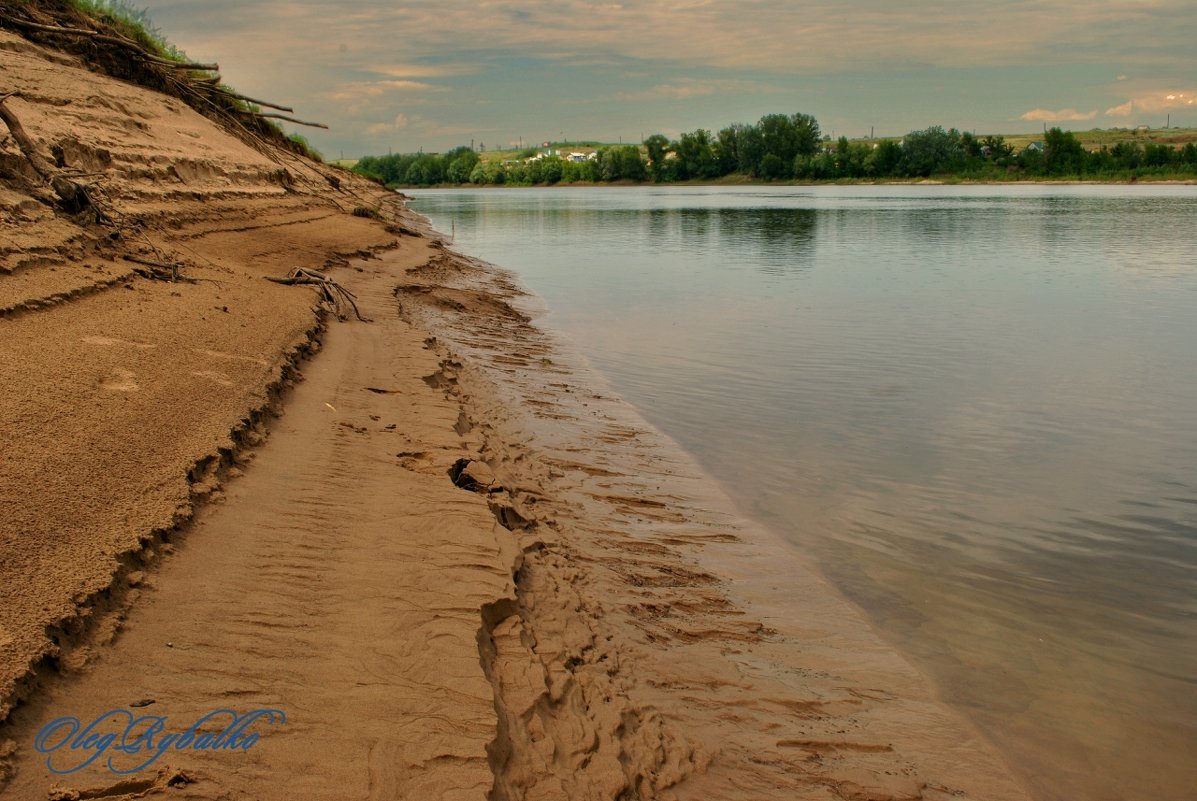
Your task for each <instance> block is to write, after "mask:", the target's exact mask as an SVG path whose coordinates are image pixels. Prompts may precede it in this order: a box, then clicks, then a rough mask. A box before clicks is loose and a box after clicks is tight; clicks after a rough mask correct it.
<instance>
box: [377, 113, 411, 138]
mask: <svg viewBox="0 0 1197 801" xmlns="http://www.w3.org/2000/svg"><path fill="white" fill-rule="evenodd" d="M409 124H411V120H410V119H408V117H407V115H406V114H399V115H397V116H396V117H395V119H394V120H392V121H391V122H376V123H374V124H373V125H369V126H367V127H366V133H368V134H370V135H371V136H377V135H378V134H384V133H395V132H396V131H402V130H403V129H404V128H406V127H407V126H408V125H409Z"/></svg>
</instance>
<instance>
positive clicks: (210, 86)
mask: <svg viewBox="0 0 1197 801" xmlns="http://www.w3.org/2000/svg"><path fill="white" fill-rule="evenodd" d="M196 83H197V84H198V85H199V86H200V88H203V89H209V90H211V91H213V92H217V93H218V94H222V95H225V96H226V97H231V98H233V99H234V100H244V101H245V102H246V103H254V104H256V105H259V106H264V107H266V108H276V109H278V110H279V111H289V112H291V113H295V109H293V108H291V107H290V106H280V105H279V104H277V103H268V102H266V101H265V100H258V99H257V98H256V97H250V96H249V95H241V94H237V93H236V92H232V91H229V90H228V89H224V88H222V87H220V86H217V85H216V84H215V83H214V82H209V81H204V82H202V83H201V82H200V81H196Z"/></svg>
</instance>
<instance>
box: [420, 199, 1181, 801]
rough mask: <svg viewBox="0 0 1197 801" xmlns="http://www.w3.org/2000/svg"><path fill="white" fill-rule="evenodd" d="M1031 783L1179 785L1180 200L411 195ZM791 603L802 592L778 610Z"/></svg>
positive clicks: (1143, 793)
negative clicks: (798, 551) (538, 308)
mask: <svg viewBox="0 0 1197 801" xmlns="http://www.w3.org/2000/svg"><path fill="white" fill-rule="evenodd" d="M412 207H413V208H414V209H416V210H417V211H420V212H422V213H424V214H426V215H428V216H429V218H430V219H431V221H432V223H433V224H434V226H435V227H437V228H438V229H439V230H441V231H444V232H446V233H448V232H453V233H454V234H455V246H456V248H457V249H459V250H462V251H464V252H467V253H470V254H472V255H476V256H479V257H481V258H483V259H486V260H488V261H490V262H493V263H496V264H499V265H501V266H503V267H506V268H509V269H512V270H515V271H516V272H517V273H518V274H519V275H520V276H521V277H522V279H523V280H524V281H525V282H526V284H527V285H528V287H529V288H530V289H532V290H533V291H535V292H537V293H538V294H539V295H541V296H542V297H543V298H544V299H545V300H546V302H547V304H548V307H549V309H550V310H551V311H550V314H549V315H548V317H547V318H546V319H545V321H544V322H546V323H547V324H548V325H549V326H550V327H555V328H557V329H559V330H561V331H563V332H565V333H566V334H568V335H569V336H570V337H571V338H572V339H573V340H574V341H575V342H576V343H577V345H578V347H579V349H580V350H581V351H582V352H583V354H584V355H585V356H587V357H588V358H589V359H590V360H591V362H592V363H593V364H594V365H595V366H596V367H597V368H598V369H599V370H601V371H602V372H603V373H604V374H605V375H606V376H607V377H608V378H609V380H610V381H611V383H612V385H613V386H614V388H615V389H616V390H618V391H619V392H620V393H621V394H622V395H623V396H624V397H625V398H627V399H628V400H629V401H631V402H632V403H633V404H635V405H636V406H637V407H638V408H639V409H640V411H641V412H642V413H643V414H644V415H645V416H646V417H647V418H648V419H649V420H650V421H652V422H653V423H654V424H655V425H657V426H658V427H659V428H660V429H662V430H663V431H664V432H665V433H666V434H669V435H670V436H672V437H673V438H675V439H676V440H677V441H679V442H680V443H681V444H682V445H683V446H685V447H686V448H687V449H689V450H690V451H691V452H692V453H694V454H695V455H696V456H697V458H698V459H699V461H700V462H701V463H702V464H703V465H704V466H705V467H706V468H707V469H708V470H709V471H710V472H711V473H712V474H713V475H715V476H716V477H717V478H718V479H720V480H721V481H722V482H723V483H724V485H725V486H726V487H727V488H728V490H729V491H730V492H731V493H732V495H733V497H734V498H735V499H736V500H737V502H738V503H739V504H740V506H741V507H742V509H743V510H744V511H745V512H747V513H748V514H750V515H751V516H753V517H755V518H757V519H758V520H761V521H762V522H764V523H766V524H767V525H769V526H770V527H772V528H774V529H775V530H777V531H778V532H780V533H781V534H782V535H783V536H784V537H785V538H786V539H788V540H789V541H790V542H792V543H794V544H795V545H796V546H797V547H800V548H802V549H803V550H805V551H807V552H808V553H811V554H813V555H814V556H815V557H816V559H817V561H818V563H819V565H820V566H821V567H822V569H823V570H824V571H825V572H826V573H827V575H828V576H829V577H831V578H832V579H833V581H834V582H835V583H836V584H837V586H839V587H840V589H841V590H842V591H843V592H844V593H845V594H847V595H848V596H849V597H850V598H852V599H853V600H854V601H856V602H857V603H858V604H859V605H860V606H861V607H863V608H864V609H865V610H866V612H867V613H868V614H869V615H870V616H871V618H872V619H873V620H874V622H875V623H876V625H877V627H878V629H879V630H880V631H881V632H882V633H883V634H884V635H885V636H886V637H887V638H889V639H890V640H891V641H892V642H894V643H895V644H896V645H897V646H898V647H899V648H900V649H901V650H903V651H904V652H905V653H906V654H908V655H909V656H910V657H911V658H912V659H913V660H914V661H915V662H916V664H918V665H919V666H920V667H921V668H922V669H924V670H925V671H926V672H927V673H928V674H929V675H930V676H932V677H933V678H934V680H935V682H936V684H937V686H938V687H939V690H940V692H941V694H942V696H943V697H944V698H945V700H947V701H949V702H951V703H953V704H955V705H956V706H958V707H959V708H961V709H963V710H964V711H965V712H966V713H967V714H968V715H969V716H970V717H971V718H972V719H973V720H974V721H976V722H977V723H978V724H980V725H981V726H982V727H983V728H984V729H985V730H986V731H987V732H988V733H989V734H990V735H991V737H992V738H993V739H994V741H995V742H996V743H997V744H998V745H999V746H1000V747H1001V748H1002V749H1003V750H1004V751H1005V752H1006V754H1007V756H1008V757H1009V759H1010V761H1011V763H1012V765H1013V766H1014V767H1015V769H1016V770H1017V771H1018V772H1019V773H1020V774H1021V775H1022V776H1023V777H1024V778H1025V779H1026V780H1027V781H1028V782H1029V783H1030V784H1031V785H1032V786H1033V787H1034V788H1035V790H1036V792H1037V793H1038V795H1039V796H1040V797H1042V798H1044V799H1057V798H1058V799H1066V798H1067V799H1072V798H1087V799H1095V800H1096V799H1116V798H1126V799H1149V798H1150V799H1181V798H1185V797H1188V793H1189V792H1190V789H1191V788H1192V787H1193V786H1197V600H1195V599H1197V403H1194V402H1193V399H1194V398H1195V397H1197V348H1195V347H1194V346H1195V345H1197V314H1195V313H1194V312H1193V309H1194V306H1195V305H1197V265H1195V264H1194V262H1193V255H1192V254H1193V252H1194V251H1193V246H1194V236H1193V232H1192V220H1193V219H1195V217H1197V190H1195V189H1194V188H1192V187H1109V186H1105V187H1090V186H1075V187H1045V186H1035V187H1030V186H1015V187H939V186H937V187H895V186H881V187H820V188H802V187H778V188H761V187H749V188H731V189H729V188H674V187H661V188H656V187H653V188H635V189H550V190H482V191H458V190H453V191H421V192H418V193H416V197H415V200H414V201H413V203H412ZM795 614H801V610H795Z"/></svg>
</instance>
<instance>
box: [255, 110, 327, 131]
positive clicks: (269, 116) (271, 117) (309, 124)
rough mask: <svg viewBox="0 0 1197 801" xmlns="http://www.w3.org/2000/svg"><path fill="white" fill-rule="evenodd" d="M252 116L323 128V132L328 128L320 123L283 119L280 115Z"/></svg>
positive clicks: (292, 118)
mask: <svg viewBox="0 0 1197 801" xmlns="http://www.w3.org/2000/svg"><path fill="white" fill-rule="evenodd" d="M254 116H255V117H266V118H269V119H274V120H286V121H287V122H293V123H295V124H296V125H306V126H308V127H309V128H323V129H325V130H328V126H327V125H325V124H324V123H322V122H304V121H303V120H297V119H295V118H294V117H284V116H283V115H282V114H254Z"/></svg>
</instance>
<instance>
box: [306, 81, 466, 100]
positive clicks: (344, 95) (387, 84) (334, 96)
mask: <svg viewBox="0 0 1197 801" xmlns="http://www.w3.org/2000/svg"><path fill="white" fill-rule="evenodd" d="M447 89H448V87H447V86H438V85H437V84H431V83H422V82H420V81H399V80H385V81H358V82H354V83H347V84H343V85H341V86H339V87H337V88H336V89H334V90H333V91H331V92H324V93H323V94H322V96H323V97H326V98H328V99H329V100H335V101H338V102H353V101H355V100H361V99H363V98H367V97H380V96H382V95H384V94H387V93H390V92H443V91H446V90H447Z"/></svg>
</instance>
